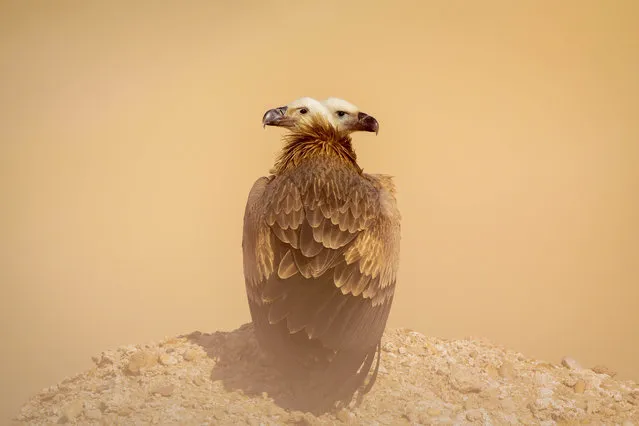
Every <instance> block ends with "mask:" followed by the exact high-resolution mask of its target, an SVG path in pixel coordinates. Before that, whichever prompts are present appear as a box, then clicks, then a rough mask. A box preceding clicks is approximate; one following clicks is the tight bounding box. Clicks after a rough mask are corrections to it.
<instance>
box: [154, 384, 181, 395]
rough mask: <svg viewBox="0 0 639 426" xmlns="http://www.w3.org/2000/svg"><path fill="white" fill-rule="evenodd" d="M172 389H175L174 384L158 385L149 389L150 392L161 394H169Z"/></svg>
mask: <svg viewBox="0 0 639 426" xmlns="http://www.w3.org/2000/svg"><path fill="white" fill-rule="evenodd" d="M174 390H175V385H173V384H169V385H162V386H158V387H156V388H154V389H153V391H151V393H156V394H160V395H162V396H171V394H172V393H173V391H174Z"/></svg>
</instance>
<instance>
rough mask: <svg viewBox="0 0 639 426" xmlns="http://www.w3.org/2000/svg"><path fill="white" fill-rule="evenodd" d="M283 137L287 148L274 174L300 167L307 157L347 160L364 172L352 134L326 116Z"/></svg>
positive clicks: (279, 158)
mask: <svg viewBox="0 0 639 426" xmlns="http://www.w3.org/2000/svg"><path fill="white" fill-rule="evenodd" d="M283 139H284V147H283V148H282V151H281V152H280V154H279V155H278V157H277V160H276V161H275V165H274V166H273V169H272V170H271V173H273V174H276V175H278V174H281V173H283V172H285V171H287V170H289V169H291V168H294V167H297V166H298V165H299V164H300V163H301V162H303V161H304V160H309V159H313V158H318V159H319V158H322V157H323V158H329V159H332V160H337V161H340V162H343V163H344V165H345V166H347V167H353V169H354V170H355V171H356V172H357V173H360V174H361V173H362V169H361V168H360V167H359V165H358V164H357V155H356V154H355V151H354V150H353V144H352V141H351V137H350V136H349V135H348V134H347V133H344V132H340V131H339V130H338V129H336V128H335V127H333V126H332V125H331V124H330V123H329V122H328V121H327V120H326V119H324V118H323V117H313V118H311V119H310V120H309V121H305V122H302V123H300V124H299V125H297V126H296V127H295V128H294V129H292V130H291V132H290V133H288V134H287V135H285V136H284V138H283Z"/></svg>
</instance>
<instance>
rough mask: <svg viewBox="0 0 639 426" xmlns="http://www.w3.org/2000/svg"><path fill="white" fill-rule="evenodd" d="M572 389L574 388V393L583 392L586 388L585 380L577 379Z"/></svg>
mask: <svg viewBox="0 0 639 426" xmlns="http://www.w3.org/2000/svg"><path fill="white" fill-rule="evenodd" d="M574 389H575V393H584V391H585V390H586V382H585V381H583V380H577V383H575V386H574Z"/></svg>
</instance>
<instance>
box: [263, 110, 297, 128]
mask: <svg viewBox="0 0 639 426" xmlns="http://www.w3.org/2000/svg"><path fill="white" fill-rule="evenodd" d="M287 109H288V107H285V106H283V107H279V108H273V109H269V110H268V111H266V113H265V114H264V117H262V127H266V126H279V127H288V126H290V125H291V120H290V118H288V117H287V116H286V110H287Z"/></svg>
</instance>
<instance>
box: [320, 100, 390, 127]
mask: <svg viewBox="0 0 639 426" xmlns="http://www.w3.org/2000/svg"><path fill="white" fill-rule="evenodd" d="M321 104H322V105H324V107H326V109H327V110H328V114H329V115H330V121H331V122H332V123H333V125H334V126H336V127H337V128H338V129H339V130H342V131H346V132H348V133H351V132H358V131H361V132H375V134H377V132H379V123H378V122H377V120H376V119H375V117H373V116H370V115H368V114H366V113H364V112H362V111H360V110H359V108H357V107H356V106H355V105H353V104H352V103H350V102H348V101H345V100H344V99H339V98H328V99H326V100H324V101H322V102H321Z"/></svg>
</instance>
